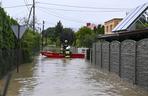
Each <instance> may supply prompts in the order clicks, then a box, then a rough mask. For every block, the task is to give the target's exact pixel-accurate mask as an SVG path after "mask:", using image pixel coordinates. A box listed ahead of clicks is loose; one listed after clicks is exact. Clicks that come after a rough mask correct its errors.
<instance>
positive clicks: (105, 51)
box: [102, 41, 109, 70]
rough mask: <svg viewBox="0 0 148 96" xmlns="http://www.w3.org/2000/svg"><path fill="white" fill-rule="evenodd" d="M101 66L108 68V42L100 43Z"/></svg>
mask: <svg viewBox="0 0 148 96" xmlns="http://www.w3.org/2000/svg"><path fill="white" fill-rule="evenodd" d="M102 68H103V69H106V70H109V42H107V41H104V42H103V43H102Z"/></svg>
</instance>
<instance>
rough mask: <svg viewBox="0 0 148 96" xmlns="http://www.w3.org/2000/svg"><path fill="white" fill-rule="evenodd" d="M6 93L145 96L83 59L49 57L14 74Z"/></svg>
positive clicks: (146, 95)
mask: <svg viewBox="0 0 148 96" xmlns="http://www.w3.org/2000/svg"><path fill="white" fill-rule="evenodd" d="M8 96H148V93H147V92H146V91H142V90H140V89H139V88H138V87H135V86H133V85H129V84H127V83H125V82H123V81H121V80H120V78H119V77H117V76H116V75H114V74H107V73H104V72H102V71H99V70H98V69H97V68H95V66H92V65H90V64H89V63H88V62H86V61H85V60H84V59H49V58H46V57H42V56H39V57H37V60H36V61H35V62H34V63H33V64H25V65H22V66H21V67H20V73H16V71H15V72H14V73H13V78H12V80H11V82H10V86H9V91H8Z"/></svg>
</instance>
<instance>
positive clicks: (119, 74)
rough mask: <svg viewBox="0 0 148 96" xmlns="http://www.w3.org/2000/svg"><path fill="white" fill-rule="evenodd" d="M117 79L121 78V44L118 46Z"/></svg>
mask: <svg viewBox="0 0 148 96" xmlns="http://www.w3.org/2000/svg"><path fill="white" fill-rule="evenodd" d="M119 77H121V43H120V44H119Z"/></svg>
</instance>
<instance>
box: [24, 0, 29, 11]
mask: <svg viewBox="0 0 148 96" xmlns="http://www.w3.org/2000/svg"><path fill="white" fill-rule="evenodd" d="M24 3H25V5H27V4H28V1H27V0H24ZM26 7H27V9H28V11H29V7H28V6H26Z"/></svg>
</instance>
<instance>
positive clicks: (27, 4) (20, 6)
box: [4, 4, 32, 8]
mask: <svg viewBox="0 0 148 96" xmlns="http://www.w3.org/2000/svg"><path fill="white" fill-rule="evenodd" d="M24 6H32V4H27V5H16V6H9V7H4V8H17V7H24Z"/></svg>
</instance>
